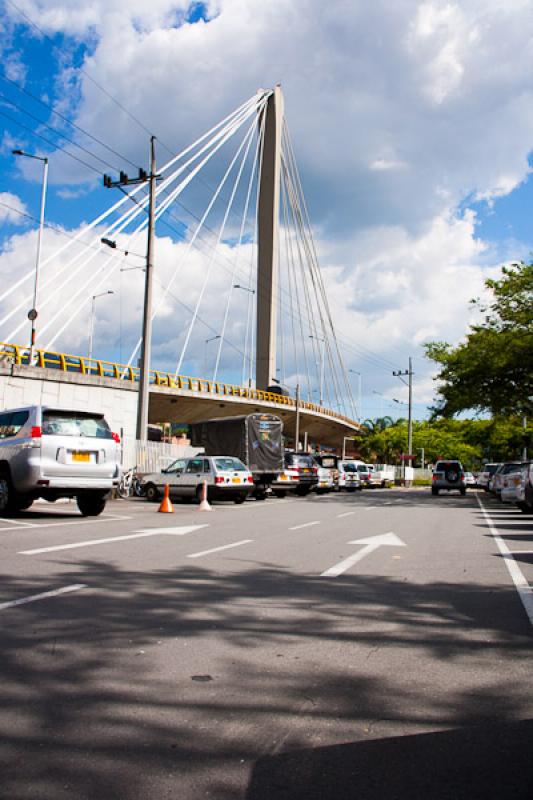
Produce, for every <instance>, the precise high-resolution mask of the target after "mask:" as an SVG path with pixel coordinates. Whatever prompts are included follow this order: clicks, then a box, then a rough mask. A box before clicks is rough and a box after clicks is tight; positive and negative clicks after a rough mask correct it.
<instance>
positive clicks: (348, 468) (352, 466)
mask: <svg viewBox="0 0 533 800" xmlns="http://www.w3.org/2000/svg"><path fill="white" fill-rule="evenodd" d="M339 466H340V468H341V469H342V470H343V472H357V466H356V464H342V463H341V464H339Z"/></svg>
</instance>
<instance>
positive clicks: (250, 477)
mask: <svg viewBox="0 0 533 800" xmlns="http://www.w3.org/2000/svg"><path fill="white" fill-rule="evenodd" d="M247 480H248V483H253V482H254V478H253V475H248V478H247Z"/></svg>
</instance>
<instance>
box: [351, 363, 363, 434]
mask: <svg viewBox="0 0 533 800" xmlns="http://www.w3.org/2000/svg"><path fill="white" fill-rule="evenodd" d="M348 372H351V373H352V374H353V375H357V400H358V403H357V421H358V422H361V420H362V419H363V391H362V382H363V381H362V376H361V373H360V372H358V371H357V370H356V369H349V370H348Z"/></svg>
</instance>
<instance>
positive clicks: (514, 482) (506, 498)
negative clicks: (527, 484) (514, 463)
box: [500, 464, 527, 503]
mask: <svg viewBox="0 0 533 800" xmlns="http://www.w3.org/2000/svg"><path fill="white" fill-rule="evenodd" d="M526 468H527V467H526V465H525V464H524V465H521V466H520V467H517V469H516V470H513V472H508V473H507V474H506V475H504V476H503V478H502V486H501V490H500V499H501V501H502V503H516V502H517V501H518V500H520V497H521V495H520V492H521V489H522V486H523V483H524V477H525V472H526Z"/></svg>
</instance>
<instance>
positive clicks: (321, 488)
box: [314, 464, 335, 494]
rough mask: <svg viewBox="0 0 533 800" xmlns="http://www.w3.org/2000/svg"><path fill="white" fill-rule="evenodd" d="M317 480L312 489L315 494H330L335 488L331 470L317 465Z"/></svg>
mask: <svg viewBox="0 0 533 800" xmlns="http://www.w3.org/2000/svg"><path fill="white" fill-rule="evenodd" d="M317 478H318V481H317V483H316V485H315V487H314V489H315V492H316V493H317V494H324V493H325V492H331V491H332V489H334V488H335V478H334V475H333V472H332V470H330V469H328V468H327V467H321V466H320V465H318V464H317Z"/></svg>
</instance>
